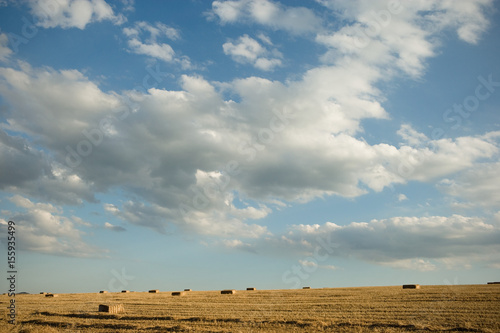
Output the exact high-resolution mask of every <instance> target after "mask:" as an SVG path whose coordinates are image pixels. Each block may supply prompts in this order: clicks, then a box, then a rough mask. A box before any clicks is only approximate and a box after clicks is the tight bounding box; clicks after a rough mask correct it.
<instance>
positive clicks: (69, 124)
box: [0, 62, 498, 238]
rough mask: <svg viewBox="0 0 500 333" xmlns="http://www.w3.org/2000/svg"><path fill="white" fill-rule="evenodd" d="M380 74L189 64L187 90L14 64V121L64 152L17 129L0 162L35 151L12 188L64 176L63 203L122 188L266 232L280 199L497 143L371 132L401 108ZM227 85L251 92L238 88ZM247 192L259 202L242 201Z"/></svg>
mask: <svg viewBox="0 0 500 333" xmlns="http://www.w3.org/2000/svg"><path fill="white" fill-rule="evenodd" d="M379 78H380V73H378V72H377V71H376V70H373V69H372V68H370V67H366V66H365V65H364V64H362V63H358V62H354V63H352V64H351V66H350V68H343V67H335V66H330V67H321V68H315V69H311V70H309V71H308V72H306V73H305V74H304V76H303V77H302V78H301V79H299V80H296V81H289V82H287V83H286V84H283V83H280V82H277V81H270V80H266V79H262V78H257V77H250V78H247V79H236V80H234V81H233V82H230V83H227V84H224V83H222V84H218V85H216V84H215V83H211V82H208V81H206V80H205V79H203V78H202V77H198V76H186V75H185V76H182V78H181V79H180V81H179V84H180V86H181V89H179V90H176V91H174V90H165V89H155V88H152V89H149V90H148V91H144V92H123V93H121V94H118V93H114V92H104V91H102V90H101V89H100V88H99V87H98V86H97V85H96V84H95V83H93V82H91V81H90V80H89V79H88V78H86V77H85V76H84V75H83V74H82V73H80V72H78V71H75V70H65V71H55V70H53V69H50V68H43V69H34V68H31V67H30V66H28V65H26V64H21V66H20V67H19V68H18V69H14V68H0V93H1V94H2V96H3V97H4V98H5V100H6V101H8V102H9V105H10V106H11V107H12V108H13V109H14V110H15V111H16V112H12V113H9V114H6V125H5V126H6V128H7V129H9V130H10V131H13V132H17V133H27V134H29V135H30V136H32V137H34V138H37V142H38V143H39V144H40V145H42V146H43V147H45V148H46V149H49V150H50V151H51V158H53V159H54V161H50V159H48V158H47V157H45V156H44V155H43V154H42V153H40V152H36V151H34V150H29V149H27V148H26V146H29V144H28V143H26V142H25V141H26V140H24V139H19V138H17V137H16V138H12V137H10V136H5V135H4V136H3V138H4V139H3V141H2V142H11V143H7V144H4V146H5V147H7V146H9V145H10V146H9V147H12V146H14V147H16V148H15V149H12V148H2V149H3V150H2V151H1V153H2V154H3V155H5V156H9V159H5V160H2V161H4V162H0V163H10V162H9V161H11V160H15V159H16V158H17V159H22V160H23V161H24V160H26V161H25V162H23V165H25V166H24V167H23V168H26V170H25V171H23V172H22V173H21V174H20V175H19V176H17V178H16V177H4V178H0V179H2V181H3V182H4V183H5V186H7V185H8V186H12V185H14V184H12V183H9V182H12V179H18V181H17V182H16V184H17V186H19V187H20V188H22V189H23V191H24V192H20V193H27V194H29V195H39V196H40V197H42V198H45V197H43V196H44V195H46V196H47V197H46V198H49V197H50V198H54V196H55V194H56V193H57V191H58V190H59V189H58V187H57V186H61V187H60V189H63V191H62V192H61V193H64V195H60V198H59V200H61V201H63V200H65V199H66V200H68V198H74V200H77V197H78V196H80V200H81V198H82V197H83V198H84V199H85V200H89V201H90V200H93V194H94V193H97V192H105V191H108V190H110V189H114V188H119V189H121V190H123V191H125V192H126V193H130V194H131V197H133V198H134V199H133V200H130V201H129V202H126V203H124V204H123V205H122V206H121V207H116V206H106V207H108V208H107V210H108V211H109V212H110V213H112V214H114V215H116V216H118V217H120V218H122V219H124V220H126V221H127V222H129V223H133V224H136V225H141V226H146V227H150V228H153V229H154V230H157V231H159V232H166V230H168V228H169V226H172V227H176V228H179V229H181V230H184V231H186V232H195V233H200V234H205V235H212V236H221V237H235V236H236V237H240V236H241V237H248V238H257V237H263V236H265V235H267V234H268V233H269V232H268V230H267V228H266V226H263V225H260V224H258V223H256V222H255V221H258V220H261V219H263V218H265V217H266V216H268V215H269V214H270V213H271V212H272V210H273V206H274V205H275V203H276V202H287V201H288V202H307V201H310V200H313V199H315V198H319V197H325V196H330V195H339V196H344V197H356V196H359V195H362V194H364V193H367V192H368V191H370V190H372V191H381V190H382V189H383V188H384V187H386V186H390V185H391V184H394V183H405V182H407V181H408V180H419V181H429V180H434V179H436V178H439V177H446V176H450V175H452V174H454V173H456V172H459V171H463V170H466V169H467V168H469V167H471V166H472V165H473V164H474V163H475V161H477V160H479V159H485V158H491V157H493V156H495V154H496V153H497V151H498V147H497V144H496V142H495V141H494V140H493V141H492V140H491V139H488V138H486V137H481V136H478V137H460V138H457V139H454V140H452V139H440V140H430V139H427V138H426V137H425V136H424V135H423V134H420V133H418V132H417V131H415V130H412V129H411V128H410V127H408V126H406V127H404V128H403V129H402V130H401V131H400V134H401V133H403V134H402V136H403V138H404V139H405V142H403V143H401V145H400V146H399V147H397V146H393V145H389V144H385V143H380V144H373V145H371V144H369V143H367V142H366V141H364V140H363V139H362V138H360V137H359V135H358V134H359V133H360V131H361V128H360V122H361V121H362V120H363V119H369V118H378V119H384V118H387V113H386V111H385V110H384V109H383V108H382V106H381V101H382V96H381V93H380V91H378V90H377V89H376V88H375V83H376V82H377V80H378V79H379ZM218 89H221V90H222V91H221V90H218ZM227 90H230V91H231V93H232V94H235V95H238V96H239V101H238V102H236V101H233V100H226V99H224V98H223V96H224V91H227ZM127 99H129V100H130V101H129V102H126V100H127ZM129 105H134V108H131V107H130V106H129ZM55 119H57V121H54V120H55ZM103 120H107V121H106V122H105V124H106V126H103ZM23 140H24V141H23ZM13 142H17V143H16V144H14V143H13ZM145 143H147V144H145ZM4 146H2V147H4ZM68 147H69V148H68ZM7 154H8V155H7ZM294 156H300V158H295V157H294ZM77 159H79V161H80V162H81V163H75V161H76V160H77ZM34 162H36V163H37V164H34ZM35 166H36V167H35ZM4 167H5V168H6V169H9V170H11V169H13V170H17V171H19V170H18V169H16V168H13V167H12V166H10V167H8V166H7V165H6V166H4ZM44 168H45V170H46V171H45V172H44V173H42V172H41V171H40V170H44ZM0 177H1V176H0ZM27 182H31V183H30V184H31V185H26V184H28V183H27ZM35 183H36V184H42V185H43V184H45V186H42V187H40V185H38V187H34V185H33V184H35ZM37 190H38V192H36V191H37ZM49 193H51V196H48V195H49ZM67 193H73V194H72V195H73V196H71V195H66V194H67ZM242 198H249V199H251V201H249V203H245V204H243V205H240V204H237V203H238V201H239V200H240V199H242ZM75 203H78V202H75Z"/></svg>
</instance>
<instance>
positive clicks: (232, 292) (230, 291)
mask: <svg viewBox="0 0 500 333" xmlns="http://www.w3.org/2000/svg"><path fill="white" fill-rule="evenodd" d="M220 293H221V294H222V295H232V294H236V290H234V289H226V290H221V291H220Z"/></svg>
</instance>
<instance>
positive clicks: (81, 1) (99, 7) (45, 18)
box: [28, 0, 126, 29]
mask: <svg viewBox="0 0 500 333" xmlns="http://www.w3.org/2000/svg"><path fill="white" fill-rule="evenodd" d="M28 4H29V6H30V8H31V13H32V14H33V15H34V16H35V17H36V18H37V25H39V26H41V27H44V28H55V27H61V28H63V29H67V28H78V29H85V27H86V26H87V24H90V23H93V22H100V21H104V20H109V21H111V22H113V23H114V24H118V25H119V24H122V23H123V22H125V21H126V19H125V17H124V16H123V15H121V14H118V15H116V14H115V13H114V11H113V8H111V6H110V5H109V4H108V3H106V1H104V0H30V1H29V2H28Z"/></svg>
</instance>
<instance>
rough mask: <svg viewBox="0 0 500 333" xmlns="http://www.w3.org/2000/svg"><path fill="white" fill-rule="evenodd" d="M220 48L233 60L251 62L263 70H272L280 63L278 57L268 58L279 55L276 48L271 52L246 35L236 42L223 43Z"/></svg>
mask: <svg viewBox="0 0 500 333" xmlns="http://www.w3.org/2000/svg"><path fill="white" fill-rule="evenodd" d="M222 48H223V50H224V54H226V55H229V56H231V58H232V59H233V60H234V61H236V62H238V63H241V64H251V65H253V66H254V67H255V68H258V69H260V70H263V71H272V70H273V69H274V68H275V67H277V66H281V64H282V63H281V60H280V59H278V58H269V57H270V56H272V55H278V56H280V57H281V54H280V53H279V52H278V51H277V50H274V51H273V52H270V51H268V50H267V49H266V48H265V47H263V46H262V45H260V44H259V42H257V41H256V40H255V39H253V38H251V37H249V36H248V35H243V36H241V37H240V38H238V41H237V42H236V43H233V42H227V43H224V45H222Z"/></svg>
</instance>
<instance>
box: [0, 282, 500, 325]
mask: <svg viewBox="0 0 500 333" xmlns="http://www.w3.org/2000/svg"><path fill="white" fill-rule="evenodd" d="M8 301H9V298H8V296H6V295H4V296H1V297H0V303H1V304H0V311H1V313H2V316H1V321H0V332H3V331H6V332H13V333H19V332H23V333H31V332H33V333H34V332H41V333H52V332H92V333H104V332H126V333H134V332H255V331H267V332H291V331H293V332H317V331H325V332H388V333H396V332H490V333H493V332H500V320H499V318H500V286H499V285H473V286H422V287H421V289H419V290H415V291H412V292H409V290H403V289H402V288H401V286H395V287H366V288H335V289H310V290H301V289H299V290H256V291H254V292H251V293H248V292H238V293H236V294H235V295H232V296H231V297H226V296H225V295H221V294H220V291H192V292H189V293H186V295H185V296H184V297H172V295H171V293H166V292H164V293H158V294H155V295H151V294H149V293H148V292H135V293H129V294H122V293H120V292H118V293H108V294H97V293H89V294H59V298H54V299H52V298H46V297H44V296H43V295H39V294H36V295H17V296H16V305H17V310H18V314H17V321H18V324H17V325H16V326H14V327H12V326H11V325H8V324H7V307H6V305H7V304H8ZM99 304H123V305H124V308H125V311H124V312H123V313H120V314H108V313H99V312H98V311H97V310H98V306H99ZM2 329H3V330H2Z"/></svg>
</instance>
